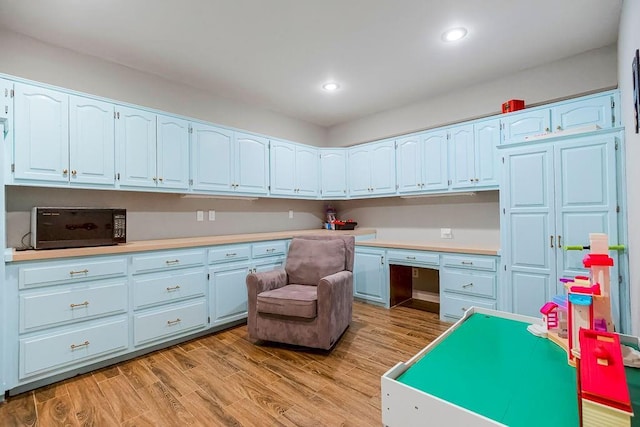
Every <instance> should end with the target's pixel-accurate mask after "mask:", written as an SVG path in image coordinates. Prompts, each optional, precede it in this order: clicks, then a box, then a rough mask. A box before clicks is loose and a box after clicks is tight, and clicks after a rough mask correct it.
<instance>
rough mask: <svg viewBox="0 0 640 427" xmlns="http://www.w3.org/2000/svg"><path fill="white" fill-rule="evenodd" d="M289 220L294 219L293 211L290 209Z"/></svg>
mask: <svg viewBox="0 0 640 427" xmlns="http://www.w3.org/2000/svg"><path fill="white" fill-rule="evenodd" d="M289 219H293V209H289Z"/></svg>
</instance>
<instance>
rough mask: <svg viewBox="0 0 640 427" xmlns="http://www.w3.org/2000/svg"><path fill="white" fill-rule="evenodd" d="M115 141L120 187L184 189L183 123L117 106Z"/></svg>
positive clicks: (186, 128) (186, 170)
mask: <svg viewBox="0 0 640 427" xmlns="http://www.w3.org/2000/svg"><path fill="white" fill-rule="evenodd" d="M116 140H117V144H118V149H119V153H120V154H119V158H120V162H119V165H118V174H119V176H120V185H121V186H132V187H147V188H161V189H166V190H188V188H189V123H188V122H187V121H186V120H182V119H178V118H175V117H170V116H162V115H157V116H156V114H153V113H149V112H147V111H143V110H138V109H134V108H129V107H121V106H118V108H117V111H116Z"/></svg>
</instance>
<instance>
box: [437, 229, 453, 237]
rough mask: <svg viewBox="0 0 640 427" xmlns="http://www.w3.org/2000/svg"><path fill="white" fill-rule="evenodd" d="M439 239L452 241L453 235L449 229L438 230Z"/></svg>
mask: <svg viewBox="0 0 640 427" xmlns="http://www.w3.org/2000/svg"><path fill="white" fill-rule="evenodd" d="M440 238H442V239H452V238H453V235H452V234H451V229H450V228H441V229H440Z"/></svg>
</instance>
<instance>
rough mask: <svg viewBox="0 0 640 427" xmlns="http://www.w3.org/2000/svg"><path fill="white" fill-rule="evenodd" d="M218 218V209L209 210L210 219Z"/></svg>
mask: <svg viewBox="0 0 640 427" xmlns="http://www.w3.org/2000/svg"><path fill="white" fill-rule="evenodd" d="M215 220H216V211H209V221H215Z"/></svg>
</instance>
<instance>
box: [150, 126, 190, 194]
mask: <svg viewBox="0 0 640 427" xmlns="http://www.w3.org/2000/svg"><path fill="white" fill-rule="evenodd" d="M156 120H157V127H158V128H157V143H156V147H157V157H156V159H157V166H156V168H157V176H158V187H159V188H175V189H180V190H188V189H189V122H187V121H186V120H182V119H177V118H175V117H169V116H160V115H159V116H158V117H157V119H156Z"/></svg>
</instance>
